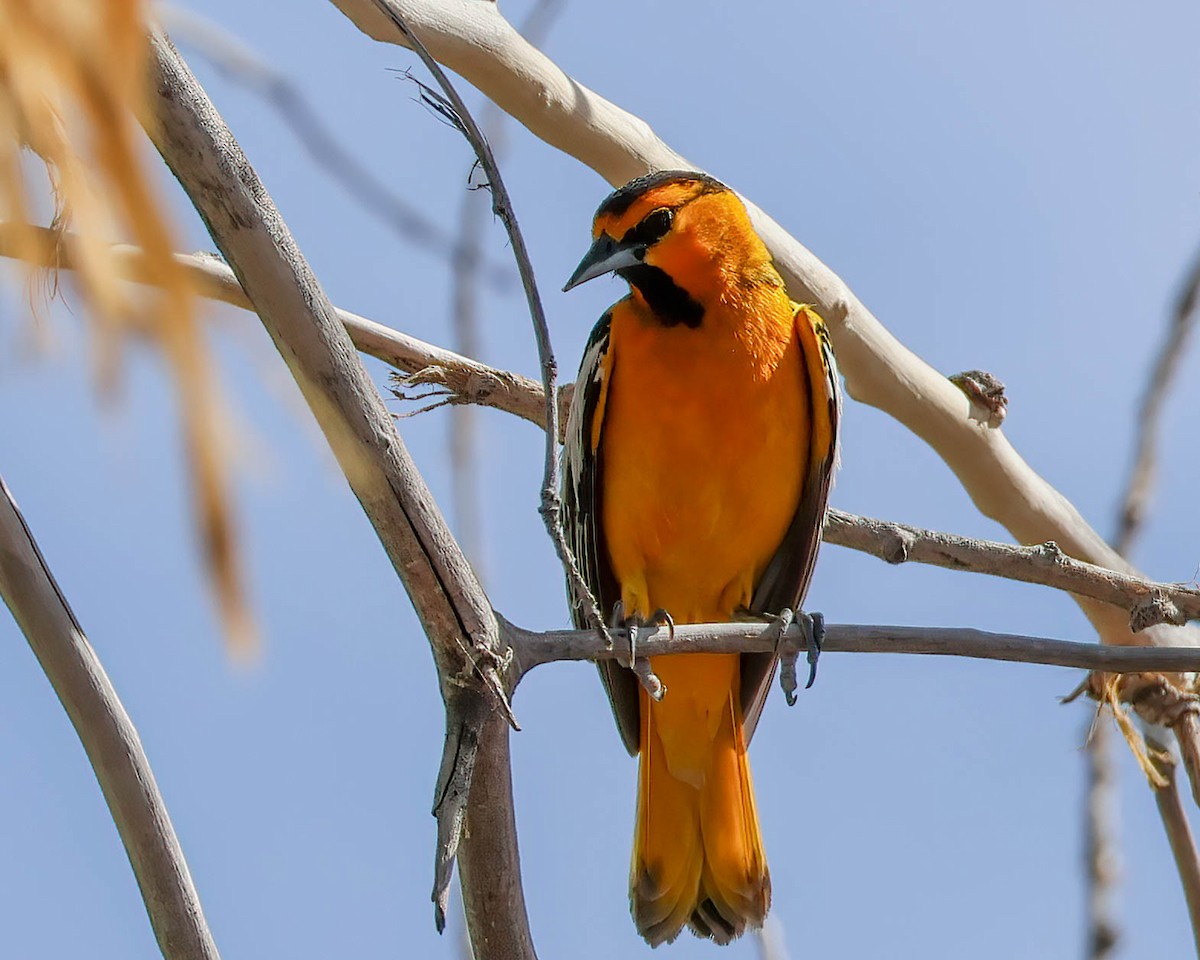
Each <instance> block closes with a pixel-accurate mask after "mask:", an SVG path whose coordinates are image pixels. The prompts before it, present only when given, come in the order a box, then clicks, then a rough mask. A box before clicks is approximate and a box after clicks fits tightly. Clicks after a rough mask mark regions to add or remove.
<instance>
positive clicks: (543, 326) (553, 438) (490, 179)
mask: <svg viewBox="0 0 1200 960" xmlns="http://www.w3.org/2000/svg"><path fill="white" fill-rule="evenodd" d="M373 2H374V4H375V6H376V8H377V9H378V10H379V12H381V13H382V14H384V16H386V17H387V18H388V19H389V20H390V21H391V23H392V25H393V26H394V27H395V28H396V29H397V30H398V31H400V34H401V35H402V36H403V37H404V39H405V40H406V41H407V44H408V45H409V47H411V49H412V50H413V51H414V52H415V53H416V54H417V56H418V57H420V58H421V62H422V63H424V64H425V67H426V69H428V70H429V72H430V73H431V74H432V75H433V77H434V79H435V80H436V81H437V83H438V86H440V87H441V88H442V93H443V94H444V96H442V95H441V94H438V93H436V92H435V91H433V90H431V89H429V88H428V87H426V86H425V85H424V84H421V90H422V96H423V98H424V100H425V102H426V104H427V105H428V106H429V107H430V108H431V109H433V110H434V111H436V112H437V113H439V114H440V115H441V116H442V117H444V118H445V119H446V121H447V122H448V123H450V124H452V125H453V126H455V127H456V128H457V129H458V130H459V131H460V132H461V133H462V134H463V136H464V137H466V138H467V141H468V142H469V143H470V144H471V147H472V149H473V150H474V151H475V156H476V157H477V158H478V159H479V165H480V167H481V168H482V169H483V174H484V177H485V178H486V185H487V188H488V190H489V191H490V192H491V195H492V211H493V213H495V215H496V216H497V217H499V218H500V221H501V223H503V224H504V229H505V231H506V232H507V233H508V239H509V243H511V244H512V251H513V257H514V258H515V259H516V261H517V268H518V269H519V270H520V273H521V284H522V286H523V287H524V288H525V299H526V302H527V303H528V306H529V316H530V318H531V319H532V320H533V330H534V337H535V339H536V340H537V348H538V360H539V362H540V363H541V367H542V392H543V396H544V398H545V408H546V444H545V458H544V464H543V471H542V489H541V498H540V499H541V503H540V505H539V507H538V512H539V513H540V514H541V516H542V520H543V522H544V523H545V525H546V530H547V532H548V533H549V534H550V540H551V542H553V544H554V549H555V552H556V553H557V554H558V559H559V561H560V562H561V563H562V565H563V569H564V570H565V571H566V574H567V577H568V579H569V580H570V581H571V583H572V585H573V587H574V590H575V593H576V595H577V596H580V597H583V598H584V602H585V603H586V605H587V608H588V614H589V616H590V618H591V621H592V623H593V624H594V625H595V627H596V629H597V630H598V631H599V632H600V633H601V634H602V635H603V636H604V637H605V639H608V630H607V627H606V625H605V620H604V617H603V616H602V615H601V613H600V609H599V607H598V606H597V605H596V600H595V597H593V595H592V591H591V588H590V587H589V586H588V584H587V583H586V582H585V581H584V579H583V577H582V575H581V574H580V572H579V567H578V565H577V564H576V563H575V558H574V557H572V556H571V551H570V548H569V547H568V546H567V539H566V535H565V533H564V531H563V524H562V504H561V502H560V500H559V493H558V486H559V484H558V433H559V427H558V416H559V413H558V404H557V403H556V402H555V400H556V399H557V386H556V384H557V380H558V363H557V361H556V360H555V359H554V348H553V347H552V345H551V343H550V329H549V326H548V325H547V323H546V312H545V310H544V309H543V308H542V299H541V296H540V295H539V293H538V289H537V283H536V281H535V280H534V276H533V263H532V261H530V259H529V251H528V249H527V248H526V246H525V237H524V236H523V235H522V233H521V230H520V227H518V225H517V215H516V210H515V209H514V207H513V205H512V200H511V199H510V197H509V195H508V188H507V187H505V185H504V178H503V177H502V176H501V175H500V168H499V167H498V166H497V165H496V159H495V157H494V156H493V155H492V151H491V148H490V147H489V146H488V143H487V140H486V139H485V138H484V136H483V134H482V133H481V132H480V130H479V127H478V125H477V124H476V123H475V120H474V118H473V117H472V116H471V113H470V111H469V110H467V107H466V104H465V103H463V101H462V98H461V97H460V96H459V95H458V91H457V90H455V89H454V85H453V84H452V83H450V81H449V79H448V78H447V77H446V74H445V72H444V71H443V70H442V68H441V67H440V66H439V65H438V62H437V60H435V59H434V58H433V55H432V54H430V52H429V51H428V50H427V49H426V48H425V45H424V44H423V43H422V42H421V40H420V38H419V37H418V36H417V35H416V34H415V33H413V31H412V30H411V29H409V27H408V24H407V23H406V22H405V20H404V17H403V16H402V15H401V13H400V10H399V7H398V5H397V4H396V3H395V2H394V0H373Z"/></svg>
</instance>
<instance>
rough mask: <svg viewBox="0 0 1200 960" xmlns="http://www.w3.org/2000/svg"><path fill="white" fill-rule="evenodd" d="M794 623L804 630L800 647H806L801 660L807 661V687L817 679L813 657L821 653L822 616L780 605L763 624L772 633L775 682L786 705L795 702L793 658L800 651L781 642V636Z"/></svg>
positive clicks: (789, 644)
mask: <svg viewBox="0 0 1200 960" xmlns="http://www.w3.org/2000/svg"><path fill="white" fill-rule="evenodd" d="M793 622H794V623H795V624H796V625H797V626H798V627H799V628H800V632H801V633H803V634H804V647H805V650H806V651H807V653H806V655H805V660H806V661H807V663H808V683H806V684H805V685H804V689H805V690H807V689H808V688H809V687H811V686H812V685H813V683H814V682H815V681H816V679H817V660H818V659H819V658H820V656H821V646H822V644H823V642H824V640H825V617H824V616H823V615H822V614H820V613H812V614H808V613H804V612H803V611H801V612H800V613H799V614H798V615H797V614H795V613H793V612H792V611H791V610H788V609H786V608H785V609H784V610H782V611H781V612H780V614H779V615H778V616H777V617H776V618H775V619H774V620H773V621H772V622H771V625H770V626H768V627H767V635H768V636H771V635H773V636H774V637H775V649H776V650H777V651H778V652H779V663H780V667H779V685H780V686H781V687H782V688H783V696H784V698H785V699H786V700H787V703H788V706H789V707H794V706H795V705H796V687H797V686H798V682H797V680H796V660H797V659H798V658H799V656H800V651H799V650H798V649H797V648H796V647H795V646H794V645H793V644H791V643H788V642H785V640H784V636H785V634H786V633H787V629H788V627H790V626H791V625H792V623H793Z"/></svg>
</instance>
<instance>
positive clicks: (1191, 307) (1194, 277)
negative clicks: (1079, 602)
mask: <svg viewBox="0 0 1200 960" xmlns="http://www.w3.org/2000/svg"><path fill="white" fill-rule="evenodd" d="M1198 299H1200V254H1198V255H1197V257H1196V260H1195V262H1194V263H1193V264H1192V266H1191V268H1190V269H1189V270H1188V272H1187V275H1186V276H1185V277H1184V281H1183V285H1182V287H1181V289H1180V292H1179V297H1178V298H1177V299H1176V301H1175V309H1174V310H1173V311H1172V314H1171V320H1170V323H1169V324H1168V325H1167V331H1166V335H1165V336H1164V338H1163V342H1162V346H1161V347H1159V351H1158V356H1157V357H1156V358H1155V361H1154V365H1153V366H1152V367H1151V368H1150V375H1149V377H1148V378H1147V380H1146V389H1145V391H1144V392H1143V393H1142V400H1141V403H1140V404H1139V406H1138V417H1137V441H1136V443H1135V449H1136V452H1135V454H1134V458H1133V468H1132V469H1131V470H1130V473H1129V482H1128V484H1127V485H1126V487H1125V494H1124V496H1123V497H1122V498H1121V507H1120V509H1119V512H1118V519H1117V533H1116V536H1114V537H1113V546H1114V547H1116V549H1117V551H1118V552H1119V553H1121V554H1123V555H1126V556H1128V554H1129V551H1130V550H1131V549H1132V547H1133V544H1134V541H1135V540H1136V538H1137V535H1138V534H1139V533H1140V532H1141V528H1142V523H1143V521H1144V519H1145V515H1146V507H1147V504H1148V503H1149V500H1150V489H1151V487H1152V486H1153V485H1154V475H1155V472H1156V471H1157V463H1158V430H1159V420H1160V419H1161V416H1162V410H1163V407H1164V406H1165V405H1166V401H1167V396H1168V395H1169V394H1170V392H1171V387H1172V385H1173V384H1174V381H1175V375H1176V374H1177V373H1178V372H1179V365H1180V363H1181V362H1182V360H1183V355H1184V351H1185V349H1186V346H1187V341H1188V337H1189V336H1190V335H1191V332H1192V327H1193V326H1194V325H1195V318H1196V304H1197V300H1198Z"/></svg>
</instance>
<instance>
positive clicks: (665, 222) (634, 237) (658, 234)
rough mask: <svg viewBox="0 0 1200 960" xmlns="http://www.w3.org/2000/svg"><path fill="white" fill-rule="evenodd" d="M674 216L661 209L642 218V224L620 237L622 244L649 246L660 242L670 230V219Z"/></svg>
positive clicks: (665, 209)
mask: <svg viewBox="0 0 1200 960" xmlns="http://www.w3.org/2000/svg"><path fill="white" fill-rule="evenodd" d="M673 217H674V214H673V213H672V212H671V211H670V210H668V209H667V208H666V207H661V208H659V209H658V210H654V211H652V212H651V213H648V214H646V216H645V217H643V218H642V222H641V223H639V224H638V225H637V226H636V227H634V228H633V229H632V230H630V231H629V232H628V233H626V234H625V236H624V237H622V238H621V239H622V242H624V243H630V242H632V243H640V244H644V245H646V246H649V245H650V244H652V243H655V242H657V241H659V240H661V239H662V238H663V237H665V236H666V235H667V231H668V230H670V229H671V219H672V218H673Z"/></svg>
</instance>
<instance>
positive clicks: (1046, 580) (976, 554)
mask: <svg viewBox="0 0 1200 960" xmlns="http://www.w3.org/2000/svg"><path fill="white" fill-rule="evenodd" d="M825 542H826V543H834V544H837V545H838V546H842V547H850V548H851V549H853V550H861V551H863V552H864V553H869V554H871V555H872V556H876V557H879V559H881V560H886V561H887V562H888V563H904V562H906V561H916V562H918V563H929V564H933V565H935V566H939V567H946V568H948V569H951V570H964V571H968V572H971V573H982V574H987V575H989V576H995V577H1005V578H1006V579H1009V580H1021V581H1023V582H1025V583H1037V584H1041V585H1043V586H1047V587H1054V588H1056V589H1058V590H1065V591H1067V592H1068V593H1072V594H1075V595H1077V596H1081V597H1088V598H1091V599H1093V600H1098V601H1102V602H1104V603H1106V604H1112V605H1113V606H1115V607H1119V608H1122V609H1125V610H1128V611H1129V628H1130V630H1132V631H1134V632H1138V631H1141V630H1144V629H1145V628H1147V627H1149V626H1151V625H1153V624H1156V623H1173V624H1182V623H1187V622H1188V621H1189V620H1196V619H1200V590H1198V589H1196V588H1195V587H1192V586H1189V585H1187V584H1182V583H1171V584H1167V583H1155V582H1154V581H1152V580H1145V579H1143V578H1141V577H1136V576H1132V575H1131V574H1128V573H1119V572H1117V571H1116V570H1109V569H1107V568H1105V567H1100V566H1096V565H1095V564H1091V563H1084V562H1083V561H1081V560H1076V559H1074V558H1073V557H1069V556H1067V555H1066V554H1065V553H1063V551H1062V550H1061V549H1060V548H1059V546H1058V544H1056V543H1053V542H1049V543H1043V544H1040V545H1038V546H1033V547H1016V546H1013V545H1011V544H1007V543H997V542H995V541H991V540H976V539H974V538H972V537H959V536H956V535H954V534H949V533H938V532H936V531H933V530H922V529H921V528H919V527H910V526H907V525H905V524H902V523H893V522H891V521H888V520H876V519H873V518H871V517H858V516H855V515H854V514H850V513H843V512H842V511H841V510H830V511H829V515H828V517H827V518H826V521H825Z"/></svg>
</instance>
